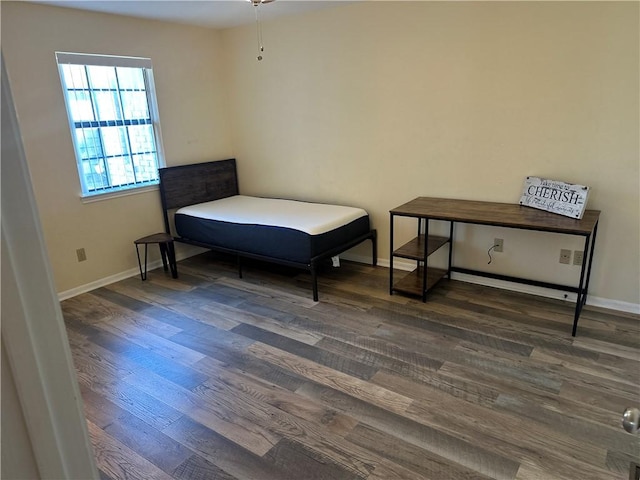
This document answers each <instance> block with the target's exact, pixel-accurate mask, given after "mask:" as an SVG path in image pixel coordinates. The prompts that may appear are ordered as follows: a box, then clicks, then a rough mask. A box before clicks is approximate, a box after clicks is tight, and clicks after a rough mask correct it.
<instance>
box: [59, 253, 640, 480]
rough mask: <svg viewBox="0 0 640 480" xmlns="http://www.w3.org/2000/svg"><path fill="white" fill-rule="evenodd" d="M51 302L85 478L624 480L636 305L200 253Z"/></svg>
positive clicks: (638, 333) (637, 446)
mask: <svg viewBox="0 0 640 480" xmlns="http://www.w3.org/2000/svg"><path fill="white" fill-rule="evenodd" d="M178 269H179V275H180V278H179V279H177V280H174V279H171V278H170V276H168V275H166V274H165V273H164V272H163V271H162V269H159V270H155V271H152V272H149V276H148V280H147V281H145V282H142V281H140V279H139V278H138V277H132V278H129V279H127V280H123V281H121V282H118V283H115V284H112V285H109V286H107V287H104V288H99V289H97V290H94V291H92V292H90V293H86V294H83V295H79V296H77V297H74V298H71V299H68V300H66V301H64V302H62V310H63V313H64V316H65V321H66V325H67V329H68V335H69V340H70V344H71V349H72V353H73V358H74V362H75V366H76V369H77V374H78V381H79V384H80V390H81V393H82V396H83V399H84V405H85V413H86V418H87V423H88V429H89V434H90V438H91V442H92V443H93V446H94V450H95V455H96V462H97V465H98V467H99V470H100V475H101V477H102V478H103V479H105V480H107V479H113V480H118V479H189V480H204V479H220V480H232V479H238V480H243V479H253V480H270V479H287V480H305V479H310V480H313V479H318V480H325V479H326V480H329V479H344V480H363V479H370V480H374V479H381V480H382V479H407V480H409V479H435V480H447V479H478V480H481V479H485V480H486V479H500V480H514V479H515V480H532V479H550V480H563V479H567V480H576V479H580V480H596V479H624V480H626V479H628V478H629V466H630V462H632V461H634V460H635V461H636V462H637V461H638V459H639V458H640V440H639V438H638V436H632V435H630V434H627V433H626V432H625V431H624V430H623V429H622V428H621V427H620V420H621V414H622V412H623V410H624V409H625V408H626V407H628V406H640V391H639V384H640V381H639V380H640V318H639V317H638V316H637V315H626V314H619V313H615V312H610V311H604V310H596V309H585V310H584V311H583V313H582V317H581V320H580V324H579V328H578V336H577V337H575V338H572V337H571V333H570V332H571V325H572V319H573V307H572V305H570V304H567V303H564V302H559V301H554V300H549V299H542V298H538V297H534V296H529V295H524V294H518V293H512V292H505V291H502V290H496V289H492V288H488V287H480V286H476V285H471V284H465V283H461V282H455V281H444V282H443V283H442V285H441V286H439V287H438V288H437V289H436V290H434V291H433V292H432V293H430V296H429V299H428V301H427V303H425V304H423V303H422V302H420V301H419V300H417V299H413V298H410V297H406V296H401V295H393V296H389V294H388V284H387V282H388V270H387V269H386V268H382V267H371V266H367V265H359V264H355V263H349V262H343V265H342V267H340V268H339V269H332V268H330V267H327V268H326V269H325V270H324V271H323V272H322V274H321V275H320V302H317V303H316V302H313V301H312V300H311V292H310V276H309V274H308V273H305V272H299V271H292V270H289V269H284V268H280V267H273V266H271V267H267V266H264V265H259V264H247V265H246V266H245V269H244V278H243V279H239V278H237V272H236V267H235V264H234V263H233V262H231V261H229V260H228V259H225V258H223V257H220V256H216V255H215V254H212V253H206V254H202V255H199V256H196V257H192V258H190V259H188V260H184V261H182V262H180V263H179V265H178Z"/></svg>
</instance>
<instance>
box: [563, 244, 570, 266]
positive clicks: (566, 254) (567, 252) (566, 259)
mask: <svg viewBox="0 0 640 480" xmlns="http://www.w3.org/2000/svg"><path fill="white" fill-rule="evenodd" d="M560 263H564V264H565V265H569V264H570V263H571V250H565V249H564V248H563V249H562V250H560Z"/></svg>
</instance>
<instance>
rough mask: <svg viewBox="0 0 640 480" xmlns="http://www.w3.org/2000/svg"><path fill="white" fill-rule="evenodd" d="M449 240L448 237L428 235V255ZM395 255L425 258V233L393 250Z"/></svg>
mask: <svg viewBox="0 0 640 480" xmlns="http://www.w3.org/2000/svg"><path fill="white" fill-rule="evenodd" d="M448 242H449V239H448V238H447V237H438V236H434V235H429V236H428V237H427V256H429V255H431V254H432V253H433V252H435V251H436V250H438V249H439V248H440V247H442V246H443V245H446V244H447V243H448ZM393 256H394V257H402V258H410V259H413V260H424V258H425V256H424V235H419V236H417V237H415V238H414V239H413V240H411V241H410V242H408V243H405V244H404V245H403V246H401V247H400V248H398V249H397V250H395V251H394V252H393Z"/></svg>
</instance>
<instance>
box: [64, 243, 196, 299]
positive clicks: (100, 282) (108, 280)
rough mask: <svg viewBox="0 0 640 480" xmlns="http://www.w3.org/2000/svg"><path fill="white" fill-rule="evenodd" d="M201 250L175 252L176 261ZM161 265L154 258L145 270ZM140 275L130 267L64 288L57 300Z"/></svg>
mask: <svg viewBox="0 0 640 480" xmlns="http://www.w3.org/2000/svg"><path fill="white" fill-rule="evenodd" d="M199 253H201V251H195V252H193V251H189V252H176V261H177V262H179V261H180V260H184V259H185V258H189V257H192V256H194V255H198V254H199ZM161 266H162V259H158V260H154V261H153V262H149V263H147V271H151V270H153V269H155V268H160V267H161ZM139 275H140V269H139V268H137V267H136V268H130V269H129V270H125V271H124V272H120V273H116V274H115V275H109V276H108V277H104V278H101V279H99V280H96V281H95V282H90V283H86V284H84V285H80V286H79V287H75V288H72V289H70V290H66V291H64V292H59V293H58V300H60V301H61V302H62V301H63V300H67V299H69V298H71V297H75V296H77V295H80V294H82V293H87V292H90V291H91V290H95V289H96V288H101V287H105V286H107V285H110V284H112V283H115V282H119V281H120V280H124V279H125V278H130V277H135V276H139Z"/></svg>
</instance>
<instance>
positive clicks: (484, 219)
mask: <svg viewBox="0 0 640 480" xmlns="http://www.w3.org/2000/svg"><path fill="white" fill-rule="evenodd" d="M389 213H391V214H392V215H402V216H408V217H416V218H429V219H435V220H446V221H454V222H463V223H475V224H480V225H493V226H498V227H510V228H522V229H526V230H541V231H547V232H556V233H568V234H572V235H589V234H591V233H592V232H593V229H594V228H595V226H596V224H597V223H598V219H599V218H600V210H585V212H584V215H583V217H582V219H581V220H577V219H574V218H570V217H565V216H563V215H558V214H556V213H550V212H546V211H544V210H537V209H535V208H531V207H525V206H522V205H519V204H514V203H497V202H478V201H473V200H456V199H450V198H431V197H418V198H415V199H413V200H411V201H410V202H407V203H405V204H404V205H400V206H399V207H396V208H394V209H393V210H390V212H389Z"/></svg>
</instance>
